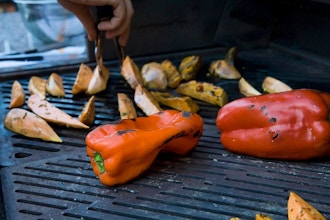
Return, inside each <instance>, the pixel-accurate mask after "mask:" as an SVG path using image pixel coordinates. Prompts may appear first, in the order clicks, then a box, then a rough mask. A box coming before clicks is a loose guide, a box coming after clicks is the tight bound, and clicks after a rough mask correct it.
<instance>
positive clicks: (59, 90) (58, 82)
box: [46, 73, 65, 97]
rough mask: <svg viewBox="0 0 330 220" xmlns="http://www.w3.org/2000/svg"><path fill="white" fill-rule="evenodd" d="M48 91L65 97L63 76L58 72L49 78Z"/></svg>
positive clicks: (53, 94)
mask: <svg viewBox="0 0 330 220" xmlns="http://www.w3.org/2000/svg"><path fill="white" fill-rule="evenodd" d="M46 91H47V92H48V93H49V94H50V95H52V96H57V97H64V96H65V91H64V87H63V80H62V77H61V76H60V75H58V74H57V73H52V74H51V75H50V76H49V78H48V80H47V84H46Z"/></svg>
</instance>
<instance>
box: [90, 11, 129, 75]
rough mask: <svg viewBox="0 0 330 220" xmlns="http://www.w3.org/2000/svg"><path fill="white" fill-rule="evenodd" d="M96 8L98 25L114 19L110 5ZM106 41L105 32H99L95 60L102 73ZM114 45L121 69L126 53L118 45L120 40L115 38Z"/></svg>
mask: <svg viewBox="0 0 330 220" xmlns="http://www.w3.org/2000/svg"><path fill="white" fill-rule="evenodd" d="M94 8H95V13H94V14H95V16H96V21H97V24H99V23H100V22H101V21H104V20H110V19H111V18H112V17H113V8H112V6H110V5H104V6H96V7H94ZM104 40H105V32H104V31H98V33H97V38H96V41H95V47H96V51H95V58H96V62H97V65H98V66H99V69H100V71H101V66H103V44H104ZM113 43H114V46H115V50H116V53H117V56H118V60H119V67H120V68H121V66H122V63H123V61H124V59H125V53H124V48H123V47H122V46H120V44H119V43H118V38H117V37H115V38H114V39H113Z"/></svg>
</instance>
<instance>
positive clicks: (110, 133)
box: [86, 110, 203, 186]
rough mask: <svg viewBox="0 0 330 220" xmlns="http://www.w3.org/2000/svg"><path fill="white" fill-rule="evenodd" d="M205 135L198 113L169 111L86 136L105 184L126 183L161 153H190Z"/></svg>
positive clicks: (128, 120) (125, 121)
mask: <svg viewBox="0 0 330 220" xmlns="http://www.w3.org/2000/svg"><path fill="white" fill-rule="evenodd" d="M202 133H203V120H202V118H201V117H200V116H199V115H198V114H194V113H190V112H180V111H177V110H165V111H162V112H159V113H157V114H153V115H150V116H145V117H138V118H136V119H124V120H120V121H118V122H117V123H114V124H106V125H102V126H99V127H97V128H96V129H94V130H93V131H91V132H90V133H89V134H88V135H87V136H86V144H87V154H88V156H89V157H90V162H91V164H92V167H93V171H94V173H95V174H96V175H97V176H98V177H99V179H100V181H101V182H102V183H103V184H104V185H108V186H113V185H118V184H124V183H126V182H128V181H130V180H132V179H134V178H136V177H137V176H139V175H140V174H142V173H143V172H144V171H145V170H147V169H148V168H149V167H150V165H151V164H152V162H153V161H154V160H155V158H156V157H157V155H158V153H159V152H161V151H168V152H172V153H176V154H181V155H183V154H186V153H188V152H189V151H191V150H192V149H193V148H195V147H196V145H197V143H198V141H199V138H200V137H201V135H202Z"/></svg>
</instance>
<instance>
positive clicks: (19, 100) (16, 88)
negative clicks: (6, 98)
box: [9, 80, 25, 108]
mask: <svg viewBox="0 0 330 220" xmlns="http://www.w3.org/2000/svg"><path fill="white" fill-rule="evenodd" d="M24 103H25V92H24V89H23V87H22V85H21V84H20V83H19V82H18V81H17V80H15V81H14V82H13V85H12V86H11V97H10V104H9V108H16V107H20V106H22V105H24Z"/></svg>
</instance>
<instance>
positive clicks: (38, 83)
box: [28, 76, 47, 99]
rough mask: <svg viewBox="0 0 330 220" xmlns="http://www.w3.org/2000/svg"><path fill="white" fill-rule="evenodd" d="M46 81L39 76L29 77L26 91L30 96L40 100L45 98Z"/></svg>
mask: <svg viewBox="0 0 330 220" xmlns="http://www.w3.org/2000/svg"><path fill="white" fill-rule="evenodd" d="M46 84H47V80H46V79H43V78H41V77H39V76H31V78H30V80H29V85H28V90H29V93H30V95H33V94H36V95H38V96H40V97H41V98H43V99H45V98H46Z"/></svg>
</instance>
